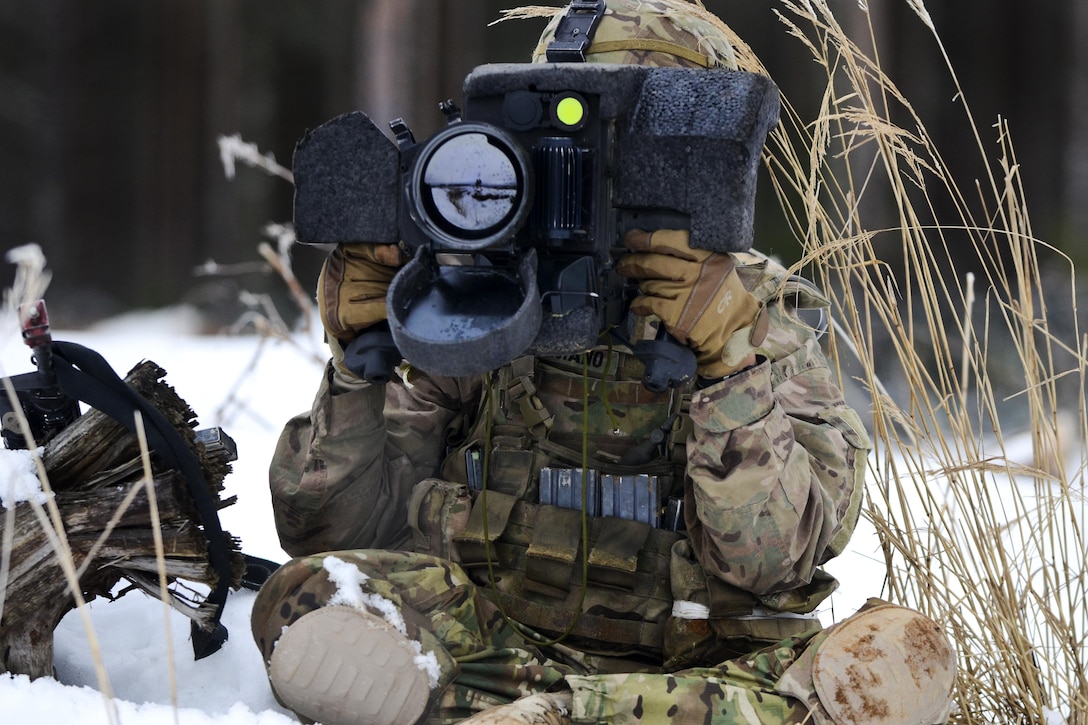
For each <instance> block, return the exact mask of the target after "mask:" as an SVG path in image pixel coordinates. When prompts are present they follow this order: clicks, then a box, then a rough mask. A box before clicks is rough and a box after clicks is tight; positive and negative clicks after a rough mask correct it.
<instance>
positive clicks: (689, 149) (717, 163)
mask: <svg viewBox="0 0 1088 725" xmlns="http://www.w3.org/2000/svg"><path fill="white" fill-rule="evenodd" d="M524 88H531V89H532V90H534V91H541V92H560V91H566V90H578V91H580V92H582V93H586V94H599V95H600V99H601V101H600V103H601V105H600V114H601V116H602V117H603V118H605V119H612V120H614V122H615V132H616V136H615V145H614V148H615V153H616V164H615V168H614V173H613V180H614V187H613V193H612V203H613V205H614V206H617V207H626V208H631V209H659V210H668V211H672V212H678V213H680V214H683V215H687V216H690V217H691V225H690V229H691V242H690V243H691V245H692V246H693V247H698V248H702V249H712V250H715V251H721V252H736V251H744V250H747V249H749V248H750V247H751V246H752V240H753V218H754V213H755V192H756V178H757V173H758V167H759V157H760V153H761V152H762V150H763V145H764V143H765V142H766V139H767V134H768V133H769V132H770V130H771V129H772V128H774V126H775V124H776V123H777V122H778V115H779V107H780V101H779V95H778V89H777V88H776V87H775V85H774V83H772V82H771V80H770V78H768V77H766V76H763V75H758V74H755V73H749V72H747V71H737V70H729V69H724V68H715V69H709V70H701V69H693V68H650V67H643V66H630V65H616V64H610V63H529V64H518V63H505V64H493V65H485V66H480V67H478V68H476V69H475V70H473V72H472V73H471V74H469V76H468V77H467V78H466V79H465V99H466V101H465V102H466V105H467V106H469V107H471V101H472V98H473V97H486V96H495V95H502V94H505V93H508V92H510V91H514V90H518V89H524Z"/></svg>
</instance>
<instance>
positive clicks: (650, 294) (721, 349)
mask: <svg viewBox="0 0 1088 725" xmlns="http://www.w3.org/2000/svg"><path fill="white" fill-rule="evenodd" d="M688 239H689V234H688V232H687V231H685V230H681V229H662V230H658V231H654V232H645V231H642V230H641V229H633V230H631V231H629V232H627V233H626V234H625V235H624V237H623V243H624V246H626V247H627V248H628V249H630V250H631V252H632V253H631V254H628V255H625V256H624V257H622V258H621V259H620V261H619V264H618V265H617V267H616V269H617V271H618V272H619V273H620V274H622V275H623V276H624V277H628V278H630V279H635V280H638V282H639V291H640V292H641V293H642V294H641V295H639V296H638V297H636V298H635V299H634V301H633V302H632V303H631V311H632V312H634V313H635V314H638V315H656V316H657V317H658V318H660V319H661V321H662V323H664V325H665V329H666V330H667V331H668V332H669V333H670V334H671V335H672V336H673V337H675V338H676V339H677V340H679V341H680V342H682V343H684V344H686V345H688V346H689V347H691V348H692V349H693V350H695V359H696V362H697V363H698V373H699V377H701V378H706V379H710V380H716V379H718V378H723V377H725V376H726V375H728V374H730V373H732V372H735V371H737V370H739V369H741V368H743V367H746V366H747V365H750V364H752V362H754V353H755V349H754V346H755V345H758V344H760V343H762V342H763V337H764V336H765V333H766V331H765V330H763V329H760V328H761V327H762V325H758V324H757V321H759V320H760V319H761V318H765V315H760V312H761V310H762V305H761V304H760V303H759V300H757V299H756V298H755V297H753V296H752V294H751V293H750V292H748V290H746V289H745V288H744V285H743V284H742V283H741V281H740V278H739V277H738V276H737V273H736V270H735V268H734V264H733V258H732V257H731V256H730V255H728V254H724V253H721V252H711V251H708V250H705V249H692V248H691V247H690V246H688ZM737 332H741V333H742V334H741V335H740V336H738V337H737V338H736V339H732V340H731V338H733V337H734V333H737Z"/></svg>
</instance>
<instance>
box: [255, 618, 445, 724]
mask: <svg viewBox="0 0 1088 725" xmlns="http://www.w3.org/2000/svg"><path fill="white" fill-rule="evenodd" d="M415 657H416V651H415V649H414V648H413V647H412V643H411V642H410V641H409V640H408V639H407V638H406V637H405V636H404V635H402V634H401V633H400V632H398V631H397V630H396V628H394V627H393V626H392V625H391V624H389V623H388V622H386V621H385V620H384V619H382V618H380V617H377V616H374V615H372V614H370V613H368V612H365V611H360V610H357V609H352V608H351V607H340V606H334V607H323V608H321V609H316V610H314V611H312V612H310V613H308V614H306V615H304V616H302V617H300V618H299V619H298V621H296V622H295V623H294V624H292V625H291V626H290V627H288V628H287V631H286V632H284V634H283V636H281V637H280V639H279V640H278V641H277V642H276V648H275V650H274V651H273V653H272V661H271V664H270V667H269V678H270V679H271V681H272V687H273V688H275V690H276V693H277V694H278V695H279V697H280V699H281V700H282V701H283V703H284V704H285V705H286V706H287V707H289V708H290V709H291V710H293V711H294V712H295V713H297V714H299V715H302V716H304V717H307V718H312V719H314V720H316V721H318V722H321V723H323V725H360V724H363V723H366V724H368V725H411V724H412V723H414V722H415V721H416V720H418V719H419V717H420V716H421V715H422V714H423V710H424V708H425V707H426V706H427V700H428V697H429V694H430V692H429V688H428V685H427V676H426V674H425V673H424V672H423V671H422V670H420V669H419V668H418V667H417V666H416V663H415Z"/></svg>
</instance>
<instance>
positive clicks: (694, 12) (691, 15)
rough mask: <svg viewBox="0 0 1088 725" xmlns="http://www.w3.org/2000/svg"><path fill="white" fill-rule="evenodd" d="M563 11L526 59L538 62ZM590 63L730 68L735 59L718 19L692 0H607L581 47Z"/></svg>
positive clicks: (553, 35) (541, 61)
mask: <svg viewBox="0 0 1088 725" xmlns="http://www.w3.org/2000/svg"><path fill="white" fill-rule="evenodd" d="M563 11H564V9H562V8H557V9H556V13H555V16H554V17H553V18H552V20H551V22H549V23H548V26H547V27H546V28H545V29H544V32H543V33H542V34H541V36H540V41H539V43H538V44H537V47H536V49H535V50H534V51H533V58H532V61H533V62H534V63H543V62H545V61H546V60H547V59H546V57H545V53H546V51H547V48H548V44H549V43H551V41H552V39H553V38H554V37H555V29H556V26H557V25H558V24H559V20H560V18H561V17H562V16H563ZM585 55H586V60H587V61H589V62H594V63H623V64H629V65H649V66H657V67H675V66H680V67H688V68H732V69H736V67H737V61H736V57H735V56H734V54H733V47H732V45H731V44H730V43H729V40H728V39H727V38H726V34H725V28H724V26H723V23H722V21H721V20H720V19H718V18H717V17H716V16H715V15H714V14H713V13H711V12H710V11H709V10H707V9H706V8H705V7H703V5H702V3H701V2H698V0H695V1H689V0H607V2H606V10H605V15H604V17H603V18H602V19H601V22H600V25H599V26H598V27H597V31H596V33H595V34H594V35H593V42H592V44H591V45H590V46H589V48H588V49H587V50H586V54H585Z"/></svg>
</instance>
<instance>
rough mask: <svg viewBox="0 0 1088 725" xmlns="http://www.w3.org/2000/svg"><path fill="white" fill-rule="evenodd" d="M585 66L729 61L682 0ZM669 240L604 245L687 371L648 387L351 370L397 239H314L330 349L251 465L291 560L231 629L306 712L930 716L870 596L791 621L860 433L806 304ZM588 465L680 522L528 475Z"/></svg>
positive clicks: (625, 358)
mask: <svg viewBox="0 0 1088 725" xmlns="http://www.w3.org/2000/svg"><path fill="white" fill-rule="evenodd" d="M557 22H558V18H557V20H556V21H553V22H552V23H551V24H549V26H548V28H547V29H546V30H545V32H544V35H543V36H542V39H541V44H540V46H539V47H538V49H537V51H536V52H535V53H534V60H535V61H539V60H543V53H544V49H545V48H546V47H547V45H548V43H549V42H550V39H551V37H552V34H553V33H554V32H555V27H556V23H557ZM586 56H587V60H589V61H597V62H610V63H638V64H644V65H654V66H688V67H711V68H712V67H725V68H735V67H736V63H735V60H734V56H733V51H732V48H731V46H730V44H729V42H728V40H727V34H726V31H725V30H724V28H723V26H721V24H720V21H719V20H718V19H717V18H715V17H714V16H713V15H711V14H710V13H709V12H707V11H706V10H705V9H704V8H703V7H702V6H701V5H699V4H691V3H688V2H684V1H683V0H608V2H607V11H606V14H605V15H604V17H603V19H602V20H601V21H600V24H599V26H598V27H597V29H596V33H595V35H594V36H593V43H592V44H591V45H590V47H589V49H588V51H587V52H586ZM688 238H689V237H688V232H686V231H682V230H675V229H663V230H652V231H645V230H633V231H631V232H628V233H627V234H626V235H625V236H624V239H623V242H624V245H625V247H626V248H627V249H628V250H629V253H627V254H625V255H624V256H622V257H621V258H620V260H619V262H618V269H619V271H620V273H621V274H622V275H624V276H625V277H628V278H630V279H632V280H635V281H637V282H638V284H639V289H640V295H639V296H638V297H637V298H636V299H635V300H634V302H633V303H632V304H631V314H632V315H635V316H638V318H639V319H640V320H643V319H654V318H656V319H659V320H660V321H661V322H662V324H664V326H665V327H666V328H667V330H668V331H669V332H670V333H671V334H672V335H673V336H674V337H675V338H676V339H678V340H679V341H681V342H682V343H684V344H686V345H688V346H689V347H691V348H692V349H693V350H694V352H695V355H696V359H697V362H698V378H697V380H696V381H695V382H694V383H693V384H690V385H688V386H686V387H685V388H683V389H681V390H670V391H666V392H664V393H653V392H650V391H649V390H647V389H646V388H645V387H644V386H643V385H642V383H641V381H640V375H641V370H642V363H640V362H639V361H638V360H637V359H635V358H634V357H633V356H632V355H631V354H630V352H631V351H630V350H629V349H625V348H620V347H616V346H612V347H609V346H602V347H600V348H595V349H593V350H589V351H587V352H585V353H583V354H580V355H575V356H569V357H564V358H536V359H533V358H520V359H517V360H514V361H512V362H511V363H510V364H508V365H506V366H504V367H503V368H502V369H501V370H498V371H496V372H494V373H493V374H490V375H480V376H475V377H471V378H469V377H466V378H440V377H436V376H430V375H427V374H425V373H422V372H420V371H418V370H415V369H412V368H410V367H408V368H407V369H406V371H405V372H404V373H403V375H402V377H401V378H400V379H397V378H395V379H393V380H392V381H390V382H388V383H386V384H374V383H368V382H366V381H364V380H362V379H360V378H359V377H358V376H357V375H355V374H354V373H352V371H351V370H349V369H347V367H346V365H345V362H344V353H343V349H344V347H345V346H346V345H347V343H348V342H350V341H351V340H352V339H353V338H354V337H356V336H357V335H358V334H359V333H360V332H362V331H363V330H366V329H368V328H370V327H372V326H373V325H375V324H379V323H381V322H382V321H383V320H385V318H386V304H385V295H386V291H387V289H388V287H389V284H390V281H391V280H392V278H393V276H394V275H395V274H396V272H397V271H398V267H399V266H400V264H401V263H402V261H403V259H402V253H401V250H400V249H399V248H398V247H397V246H396V245H378V244H369V243H357V244H341V245H339V246H338V247H337V248H336V249H335V250H334V251H333V252H332V253H331V254H330V256H329V258H328V260H327V261H326V263H325V266H324V268H323V270H322V273H321V277H320V280H319V289H318V297H319V302H320V309H321V315H322V321H323V323H324V325H325V327H326V331H327V333H328V340H329V344H330V347H331V349H332V360H331V361H330V363H329V365H328V366H327V369H326V372H325V374H324V376H323V378H322V381H321V385H320V388H319V390H318V393H317V397H316V399H315V401H314V405H313V408H312V410H311V411H309V412H308V413H306V414H303V415H300V416H298V417H296V418H294V419H292V420H291V421H290V422H289V423H288V424H287V427H286V429H285V430H284V432H283V435H282V437H281V439H280V442H279V445H278V448H277V451H276V454H275V458H274V460H273V462H272V466H271V470H270V479H271V488H272V496H273V503H274V510H275V516H276V526H277V530H278V532H279V536H280V540H281V543H282V545H283V547H284V549H285V550H286V551H287V552H288V553H290V554H291V555H292V556H295V557H298V558H295V559H293V560H292V561H291V562H289V563H288V564H286V565H284V566H283V567H281V568H280V569H279V570H278V571H277V572H275V573H274V574H273V575H272V577H271V578H270V579H269V580H268V582H267V583H266V584H265V585H264V587H263V588H262V590H261V592H260V594H259V596H258V599H257V601H256V603H255V605H254V610H253V619H252V626H253V634H254V638H255V639H256V642H257V644H258V646H259V647H260V649H261V652H262V654H263V656H264V658H265V661H266V663H267V664H268V668H269V678H270V680H271V683H272V687H273V688H274V690H275V692H276V694H277V696H278V697H279V699H280V700H281V701H282V702H283V703H284V704H285V705H286V706H287V707H289V708H290V709H291V710H293V711H294V712H296V713H297V714H298V715H299V716H300V718H303V719H311V720H317V721H320V722H323V723H325V724H326V725H334V724H348V723H403V724H405V725H408V724H410V723H414V722H427V723H453V722H461V721H466V720H467V721H470V722H473V723H484V722H494V723H499V722H524V723H530V722H540V723H568V722H578V723H582V722H590V723H596V722H609V723H612V722H615V723H634V722H647V723H651V722H652V723H658V722H670V723H673V722H674V723H687V722H708V723H792V722H796V723H801V722H813V723H837V724H838V725H847V724H850V725H853V724H859V723H884V724H887V725H890V724H892V723H903V724H907V723H911V724H914V725H927V724H929V723H938V722H943V721H944V719H945V718H946V717H947V715H948V712H949V710H950V707H951V705H950V702H951V690H952V684H953V679H954V673H955V660H954V655H953V653H952V649H951V647H950V646H949V644H948V641H947V640H946V638H945V637H944V635H943V634H942V632H941V631H940V629H939V628H938V627H937V625H936V624H935V623H933V622H932V621H930V620H929V619H927V618H925V617H923V616H921V615H920V614H918V613H916V612H913V611H911V610H908V609H905V608H903V607H899V606H895V605H890V604H887V603H883V602H877V601H873V602H872V603H871V604H870V605H869V606H867V607H866V608H863V610H862V611H861V612H859V613H858V614H855V615H854V616H853V617H851V618H849V619H847V620H845V621H844V622H842V623H840V624H838V625H835V626H834V627H831V628H829V629H827V630H821V627H820V625H819V622H818V620H817V619H816V618H815V617H814V615H813V614H812V612H813V610H814V609H815V608H816V607H817V605H818V604H819V603H820V602H821V601H823V600H824V598H826V597H827V596H828V595H829V594H830V592H831V590H832V589H833V588H834V587H835V585H836V582H835V581H834V579H833V578H832V577H830V575H828V574H826V573H825V572H823V571H822V570H821V569H820V566H821V565H822V564H823V563H824V562H826V561H827V560H828V559H830V558H832V557H834V556H836V555H838V554H839V553H841V552H842V551H843V549H844V547H845V546H846V544H847V541H848V540H849V538H850V535H851V533H852V531H853V529H854V525H855V523H856V521H857V517H858V513H859V508H860V502H861V497H862V486H863V476H864V462H865V458H866V455H867V451H868V449H869V447H870V443H869V440H868V437H867V435H866V432H865V429H864V426H863V425H862V423H861V421H860V419H859V418H858V416H857V415H856V413H855V412H854V411H853V410H851V409H850V408H849V407H848V406H847V405H846V403H845V402H844V400H843V398H842V394H841V392H840V391H839V389H838V388H837V386H836V384H835V382H834V380H833V377H832V374H831V371H830V370H829V367H828V363H827V360H826V358H825V356H824V353H823V352H822V350H821V348H820V345H819V342H818V335H817V334H816V332H815V331H814V330H813V329H812V327H811V326H809V325H807V324H805V323H804V322H803V321H802V320H801V318H800V316H799V315H798V310H799V309H804V308H817V307H826V306H827V304H828V303H827V300H826V298H824V297H823V295H822V294H821V293H820V292H819V290H817V289H815V287H814V286H812V285H811V284H809V283H805V282H803V281H801V280H798V279H796V278H789V277H788V275H787V273H786V271H785V270H784V268H782V267H781V266H780V265H778V264H777V263H775V262H773V261H772V260H770V259H768V258H767V257H765V256H762V255H760V254H757V253H754V252H750V253H736V254H725V253H719V252H711V251H706V250H700V249H693V248H692V247H690V246H689V244H688ZM647 441H651V443H647ZM590 471H592V472H594V475H598V476H599V477H600V478H599V480H603V479H604V477H606V476H608V477H611V478H610V479H609V480H611V481H613V482H620V483H622V482H624V481H626V482H631V481H636V480H637V481H642V482H644V483H645V482H647V481H652V482H653V485H654V486H655V487H656V488H657V491H658V492H659V494H660V496H661V499H662V500H666V499H668V498H670V497H671V498H672V499H673V501H674V503H676V504H677V508H680V505H679V504H680V502H682V517H683V525H680V526H673V527H663V526H661V525H660V523H659V524H658V525H654V521H650V520H631V519H626V518H619V517H615V516H588V515H584V514H583V513H582V512H581V511H580V510H570V509H565V508H560V507H557V506H552V505H546V504H542V503H540V498H541V495H542V490H543V489H544V488H545V485H544V483H543V482H542V480H543V479H545V478H547V477H548V476H552V475H560V476H562V475H566V476H568V477H570V476H575V477H577V476H583V478H580V479H579V478H576V479H574V480H579V481H586V480H588V479H587V478H585V477H586V476H588V475H589V472H590ZM480 478H483V479H484V482H483V485H480V484H479V479H480ZM567 480H571V479H570V478H568V479H567ZM583 488H587V486H583ZM576 508H580V507H576ZM591 513H593V512H591Z"/></svg>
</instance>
